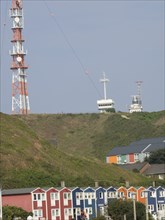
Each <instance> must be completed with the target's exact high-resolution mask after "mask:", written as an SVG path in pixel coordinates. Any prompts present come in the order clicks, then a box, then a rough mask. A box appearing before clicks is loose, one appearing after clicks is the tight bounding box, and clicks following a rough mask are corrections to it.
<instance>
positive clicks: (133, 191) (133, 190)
mask: <svg viewBox="0 0 165 220" xmlns="http://www.w3.org/2000/svg"><path fill="white" fill-rule="evenodd" d="M134 198H135V200H136V201H137V189H136V188H135V187H133V186H131V187H130V188H129V189H128V190H127V199H134Z"/></svg>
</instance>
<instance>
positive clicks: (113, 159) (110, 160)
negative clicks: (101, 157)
mask: <svg viewBox="0 0 165 220" xmlns="http://www.w3.org/2000/svg"><path fill="white" fill-rule="evenodd" d="M107 163H117V156H116V155H113V156H109V157H107Z"/></svg>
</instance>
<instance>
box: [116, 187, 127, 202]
mask: <svg viewBox="0 0 165 220" xmlns="http://www.w3.org/2000/svg"><path fill="white" fill-rule="evenodd" d="M117 193H118V198H121V199H127V188H125V187H124V186H121V187H119V188H118V189H117Z"/></svg>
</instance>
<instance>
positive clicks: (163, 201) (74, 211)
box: [2, 186, 165, 220]
mask: <svg viewBox="0 0 165 220" xmlns="http://www.w3.org/2000/svg"><path fill="white" fill-rule="evenodd" d="M146 192H147V196H146ZM114 199H123V200H132V199H135V200H136V201H138V202H141V203H143V204H145V205H146V206H147V209H148V211H149V212H150V213H151V214H152V215H153V216H154V217H155V219H158V220H162V217H165V188H164V187H162V186H159V187H153V186H150V187H148V188H145V187H143V186H141V187H138V188H136V187H134V186H130V187H124V186H121V187H118V188H116V187H113V186H110V187H108V188H104V187H101V186H98V187H86V188H80V187H74V188H70V187H65V186H64V187H59V188H55V187H50V188H43V189H42V188H40V187H38V188H24V189H8V190H2V205H3V206H6V205H9V206H17V207H21V208H23V209H24V210H26V211H28V212H32V213H33V220H72V219H74V220H80V215H81V211H83V212H85V213H86V215H87V219H88V220H89V219H92V218H95V217H97V216H98V215H100V214H101V215H106V210H107V206H108V205H110V204H111V202H112V201H113V200H114Z"/></svg>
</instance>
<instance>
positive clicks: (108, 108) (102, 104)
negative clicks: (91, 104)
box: [97, 72, 115, 113]
mask: <svg viewBox="0 0 165 220" xmlns="http://www.w3.org/2000/svg"><path fill="white" fill-rule="evenodd" d="M100 82H101V83H103V86H104V99H100V100H97V106H98V110H99V111H100V112H101V113H103V112H115V108H114V101H113V100H112V99H107V91H106V83H108V82H109V79H107V78H106V77H105V73H104V72H103V78H102V79H100Z"/></svg>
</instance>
